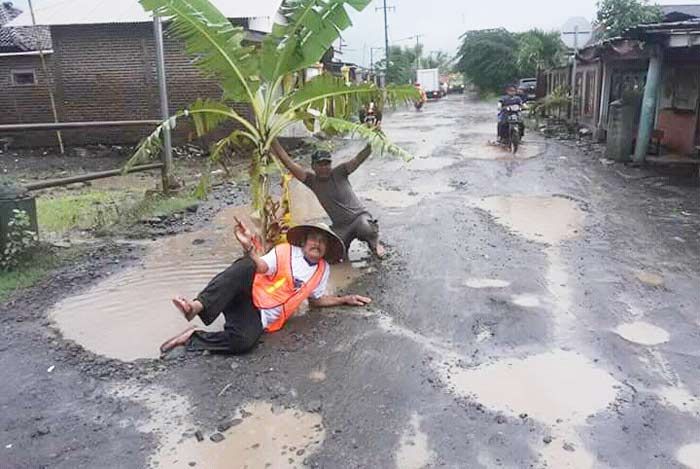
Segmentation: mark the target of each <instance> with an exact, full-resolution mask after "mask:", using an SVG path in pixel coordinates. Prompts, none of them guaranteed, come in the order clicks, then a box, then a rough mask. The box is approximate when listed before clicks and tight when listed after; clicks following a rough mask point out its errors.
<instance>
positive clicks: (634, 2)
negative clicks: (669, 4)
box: [596, 0, 663, 38]
mask: <svg viewBox="0 0 700 469" xmlns="http://www.w3.org/2000/svg"><path fill="white" fill-rule="evenodd" d="M597 6H598V12H597V15H596V26H597V27H599V28H600V29H601V34H602V37H603V38H611V37H617V36H620V35H621V34H622V33H623V32H624V31H625V30H626V29H628V28H631V27H633V26H636V25H638V24H640V23H654V22H658V21H661V20H662V19H663V12H662V11H661V7H659V6H658V5H656V4H649V1H648V0H600V1H599V2H598V3H597Z"/></svg>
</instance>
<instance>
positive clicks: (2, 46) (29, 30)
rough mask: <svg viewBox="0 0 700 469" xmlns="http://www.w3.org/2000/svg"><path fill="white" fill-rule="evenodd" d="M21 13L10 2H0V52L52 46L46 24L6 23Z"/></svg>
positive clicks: (45, 48) (31, 49)
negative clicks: (24, 24)
mask: <svg viewBox="0 0 700 469" xmlns="http://www.w3.org/2000/svg"><path fill="white" fill-rule="evenodd" d="M21 14H22V10H19V9H17V8H15V7H14V6H13V5H12V3H11V2H2V3H0V52H26V51H33V50H38V49H39V45H41V48H42V49H43V50H49V49H51V47H52V44H51V33H50V31H49V28H48V27H47V26H37V27H36V28H35V27H33V26H21V27H10V26H7V23H9V22H11V21H12V20H13V19H15V18H17V17H18V16H20V15H21Z"/></svg>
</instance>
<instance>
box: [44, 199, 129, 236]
mask: <svg viewBox="0 0 700 469" xmlns="http://www.w3.org/2000/svg"><path fill="white" fill-rule="evenodd" d="M133 198H135V194H133V193H131V192H128V191H88V192H83V193H75V194H69V195H57V196H42V197H39V198H38V199H37V203H36V206H37V207H36V208H37V217H38V219H39V231H40V232H46V231H48V232H51V233H59V234H60V233H65V232H67V231H70V230H74V229H82V230H87V229H91V228H94V227H96V226H100V225H102V226H107V225H110V224H112V223H115V222H116V221H117V220H118V218H119V213H120V209H121V208H122V207H124V205H130V204H132V203H133V202H132V201H131V200H132V199H133Z"/></svg>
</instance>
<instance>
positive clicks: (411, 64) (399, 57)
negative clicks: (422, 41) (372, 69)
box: [376, 46, 452, 84]
mask: <svg viewBox="0 0 700 469" xmlns="http://www.w3.org/2000/svg"><path fill="white" fill-rule="evenodd" d="M389 53H390V59H389V61H390V64H389V68H388V69H387V72H386V73H387V83H396V84H406V83H412V82H413V81H414V80H415V79H416V68H417V66H418V59H419V58H420V68H437V69H439V70H440V73H441V74H443V73H448V72H449V71H450V70H451V67H452V65H451V61H452V59H451V57H450V56H448V55H447V54H446V53H445V52H442V51H439V52H438V53H437V54H430V55H429V56H427V57H425V56H424V55H423V47H422V46H417V47H401V46H391V47H390V48H389ZM376 67H377V68H378V69H379V70H384V69H386V59H382V60H380V61H379V62H377V64H376Z"/></svg>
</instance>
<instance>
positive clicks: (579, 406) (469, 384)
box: [446, 350, 619, 425]
mask: <svg viewBox="0 0 700 469" xmlns="http://www.w3.org/2000/svg"><path fill="white" fill-rule="evenodd" d="M446 372H447V373H448V376H447V377H446V378H447V379H446V381H447V382H448V384H450V385H451V386H452V389H453V390H454V392H456V393H458V394H460V395H463V396H467V397H471V398H474V399H475V400H476V401H478V402H480V403H481V404H483V405H485V406H486V407H488V408H490V409H492V410H495V411H500V412H504V413H508V414H510V415H514V416H518V415H520V414H523V413H524V414H527V415H528V416H530V417H532V418H534V419H536V420H538V421H540V422H543V423H546V424H548V425H556V424H558V423H561V421H565V422H568V423H572V424H580V423H583V422H585V419H586V417H588V416H589V415H591V414H595V413H597V412H599V411H600V410H603V409H605V408H606V406H607V405H608V404H610V403H611V402H612V401H613V400H614V399H615V396H616V390H615V386H616V385H618V384H619V383H618V382H617V381H616V380H615V379H614V378H612V377H611V376H610V375H609V374H608V373H607V372H605V371H604V370H602V369H600V368H597V367H596V366H594V365H593V363H591V362H590V361H589V360H588V359H586V358H585V357H583V356H581V355H579V354H577V353H574V352H567V351H563V350H557V351H553V352H547V353H543V354H539V355H533V356H530V357H526V358H523V359H505V360H501V361H497V362H495V363H492V364H487V365H481V366H478V367H475V368H468V369H465V368H459V367H452V368H451V369H450V370H446Z"/></svg>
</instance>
